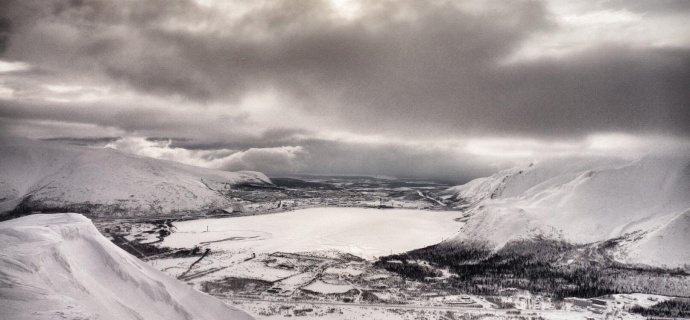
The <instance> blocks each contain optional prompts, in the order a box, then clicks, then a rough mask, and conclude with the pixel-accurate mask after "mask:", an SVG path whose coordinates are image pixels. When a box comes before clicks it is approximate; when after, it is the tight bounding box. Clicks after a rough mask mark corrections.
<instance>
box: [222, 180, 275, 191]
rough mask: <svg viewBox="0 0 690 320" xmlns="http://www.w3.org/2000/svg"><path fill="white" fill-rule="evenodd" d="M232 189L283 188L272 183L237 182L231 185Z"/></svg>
mask: <svg viewBox="0 0 690 320" xmlns="http://www.w3.org/2000/svg"><path fill="white" fill-rule="evenodd" d="M232 189H233V190H248V191H251V190H283V188H281V187H278V186H275V185H273V184H268V183H265V184H259V183H249V182H246V183H238V184H234V185H232Z"/></svg>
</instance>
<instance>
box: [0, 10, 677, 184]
mask: <svg viewBox="0 0 690 320" xmlns="http://www.w3.org/2000/svg"><path fill="white" fill-rule="evenodd" d="M0 12H1V13H0V52H1V53H0V60H2V61H4V62H6V63H21V64H24V65H26V66H29V67H25V68H15V69H14V70H9V69H7V70H4V71H3V70H0V132H2V134H8V135H9V134H13V135H23V136H30V137H34V138H57V137H60V138H67V139H68V140H69V138H80V139H83V138H99V137H123V139H122V141H121V142H120V145H119V147H118V148H119V149H121V150H124V151H128V152H133V153H148V154H147V155H149V156H155V157H161V158H167V159H170V160H175V161H182V162H188V163H194V164H197V165H203V166H213V167H218V168H223V169H228V170H239V169H254V170H265V171H273V172H280V171H281V168H283V169H282V171H285V172H318V173H381V174H390V175H396V176H420V177H434V178H443V177H446V178H450V179H458V180H464V179H467V178H470V177H475V176H479V175H482V174H485V173H487V172H490V171H491V170H495V168H496V166H499V167H500V166H502V164H501V163H514V162H519V161H527V160H529V159H528V158H530V157H532V158H539V157H543V156H545V155H546V154H548V153H549V152H551V153H553V152H559V149H558V148H557V147H554V146H555V145H559V143H566V144H567V143H571V142H573V141H577V143H580V144H585V145H586V144H587V143H588V141H590V140H591V139H592V137H594V136H597V135H601V134H607V133H608V134H612V135H614V136H616V137H619V136H618V135H619V134H622V135H626V136H629V137H635V139H637V140H636V141H649V140H650V137H661V138H659V139H662V140H664V141H669V143H676V142H678V141H681V142H679V143H680V144H683V143H684V141H685V140H687V139H688V136H689V134H690V126H689V125H688V123H690V91H689V90H687V83H690V31H688V30H687V29H686V28H684V26H683V24H682V23H680V22H679V21H684V20H685V21H687V19H688V18H690V7H689V6H688V5H687V2H684V1H662V2H659V1H632V2H626V1H608V2H604V3H598V2H591V1H584V2H581V3H578V4H571V3H569V2H565V1H556V0H554V1H491V2H485V1H354V0H353V1H342V2H335V1H312V0H309V1H287V0H285V1H210V0H209V1H183V0H150V1H132V0H126V1H110V0H100V1H99V0H93V1H89V0H81V1H77V0H72V1H58V0H51V1H38V0H23V1H0ZM137 137H166V138H167V137H170V138H173V139H176V140H173V141H186V142H185V143H182V144H180V145H179V146H175V145H174V144H173V145H172V146H171V145H166V146H158V145H148V146H145V147H142V148H139V149H132V148H130V147H131V145H133V144H145V143H144V142H142V141H147V140H141V141H140V140H136V139H139V138H137ZM128 139H129V140H128ZM132 139H135V140H136V141H137V142H136V143H134V142H133V141H134V140H132ZM487 139H498V140H501V139H503V140H502V141H536V142H535V143H538V144H541V145H542V147H543V148H551V149H549V150H550V151H549V152H541V151H540V152H533V151H532V150H533V148H532V149H531V148H529V147H525V148H524V149H523V150H521V151H520V150H517V151H516V150H513V149H512V148H508V147H499V148H496V149H498V150H499V151H501V150H503V153H502V155H505V156H506V157H503V156H501V154H500V153H497V152H495V153H494V158H493V159H489V158H487V157H485V156H480V155H477V154H476V153H472V152H468V151H467V150H468V149H467V147H468V145H473V144H476V143H477V142H478V141H487ZM654 139H656V138H654ZM438 141H443V143H438ZM448 141H451V142H448ZM175 143H177V142H175ZM577 143H576V144H577ZM128 146H130V147H128ZM449 146H451V147H449ZM114 147H117V146H114ZM159 149H160V150H159ZM163 149H165V150H163ZM470 149H471V148H470ZM638 149H639V148H638ZM152 150H153V151H156V152H153V151H152ZM170 150H172V151H170ZM228 150H231V151H228ZM573 150H577V148H576V149H573ZM636 150H637V149H636ZM494 151H496V150H494ZM218 152H220V153H223V152H224V153H223V156H221V157H220V158H214V159H212V161H207V160H206V158H204V157H213V154H215V153H218ZM611 152H614V151H611ZM511 155H512V158H511ZM214 161H215V162H214Z"/></svg>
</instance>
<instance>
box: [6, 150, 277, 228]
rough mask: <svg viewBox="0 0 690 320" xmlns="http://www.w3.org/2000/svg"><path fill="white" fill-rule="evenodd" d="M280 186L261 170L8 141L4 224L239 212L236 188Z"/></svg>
mask: <svg viewBox="0 0 690 320" xmlns="http://www.w3.org/2000/svg"><path fill="white" fill-rule="evenodd" d="M237 185H243V186H252V185H253V186H272V185H273V184H272V183H271V180H270V179H269V178H267V177H266V176H265V175H264V174H262V173H259V172H226V171H220V170H211V169H204V168H199V167H194V166H189V165H184V164H180V163H176V162H171V161H164V160H157V159H153V158H146V157H140V156H135V155H130V154H124V153H121V152H119V151H117V150H113V149H104V148H88V147H80V146H72V145H65V144H60V143H55V142H53V143H50V142H41V141H33V140H27V139H16V140H8V139H0V218H1V217H2V215H3V214H4V215H5V217H8V214H11V215H13V216H17V215H22V214H27V213H31V212H34V211H39V212H79V213H85V214H88V215H90V216H118V215H154V214H160V215H164V214H174V213H179V212H200V211H205V210H213V209H216V208H227V207H230V206H232V204H233V201H232V199H231V197H230V195H229V194H228V191H229V189H230V188H232V187H233V186H237Z"/></svg>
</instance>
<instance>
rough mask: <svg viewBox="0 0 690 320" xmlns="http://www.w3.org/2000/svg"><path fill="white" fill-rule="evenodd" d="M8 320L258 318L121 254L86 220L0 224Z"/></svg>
mask: <svg viewBox="0 0 690 320" xmlns="http://www.w3.org/2000/svg"><path fill="white" fill-rule="evenodd" d="M0 314H2V318H3V319H57V318H61V319H118V320H119V319H147V320H151V319H165V320H169V319H252V317H250V316H249V315H247V314H246V313H244V312H242V311H239V310H237V309H235V308H233V307H230V306H228V305H225V304H224V303H222V302H221V301H220V300H217V299H215V298H213V297H211V296H208V295H206V294H204V293H201V292H199V291H196V290H195V289H193V288H191V287H189V286H188V285H187V284H185V283H182V282H179V281H178V280H176V279H173V278H171V277H169V276H167V275H165V274H163V273H162V272H160V271H158V270H156V269H154V268H153V267H151V266H149V265H147V264H146V263H143V262H141V261H139V260H137V259H136V258H134V257H133V256H131V255H129V254H128V253H126V252H125V251H123V250H121V249H120V248H118V247H117V246H115V245H114V244H112V243H111V242H110V241H108V240H107V239H106V238H105V237H103V236H102V235H101V234H99V233H98V231H97V230H96V228H95V227H94V225H93V224H92V223H91V221H89V220H88V219H87V218H85V217H84V216H82V215H79V214H74V213H62V214H50V215H47V214H36V215H31V216H25V217H22V218H18V219H14V220H9V221H5V222H1V223H0Z"/></svg>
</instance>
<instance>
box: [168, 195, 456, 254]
mask: <svg viewBox="0 0 690 320" xmlns="http://www.w3.org/2000/svg"><path fill="white" fill-rule="evenodd" d="M457 216H458V212H450V211H448V212H434V211H422V210H396V209H385V210H379V209H366V208H312V209H303V210H296V211H289V212H284V213H276V214H266V215H259V216H248V217H236V218H217V219H200V220H191V221H181V222H176V223H175V227H176V228H177V232H175V233H173V234H172V235H170V236H168V237H166V238H165V241H164V242H163V245H164V246H170V247H176V248H191V247H193V246H195V245H207V246H209V247H210V248H211V249H214V250H227V251H238V250H242V249H247V250H249V251H252V252H255V253H257V254H258V253H273V252H293V253H294V252H312V251H320V250H338V251H341V252H347V253H351V254H354V255H357V256H360V257H363V258H367V259H371V258H373V257H374V256H381V255H388V254H391V253H400V252H405V251H409V250H412V249H417V248H422V247H425V246H428V245H432V244H436V243H439V242H441V240H442V239H445V238H448V237H450V236H451V235H453V234H455V233H456V232H457V231H458V230H460V227H462V223H459V222H455V221H453V219H454V218H457ZM207 227H208V230H209V231H208V232H206V230H207Z"/></svg>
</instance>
